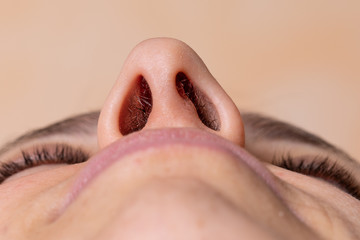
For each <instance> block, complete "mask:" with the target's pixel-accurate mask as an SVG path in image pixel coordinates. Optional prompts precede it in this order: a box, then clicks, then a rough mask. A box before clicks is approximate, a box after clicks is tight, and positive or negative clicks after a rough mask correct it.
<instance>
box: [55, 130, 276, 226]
mask: <svg viewBox="0 0 360 240" xmlns="http://www.w3.org/2000/svg"><path fill="white" fill-rule="evenodd" d="M171 144H183V145H191V146H198V147H207V148H211V149H213V150H217V151H222V152H226V153H229V154H232V155H234V156H235V157H236V158H237V159H239V160H240V161H243V162H244V163H246V164H247V165H248V166H249V167H250V168H251V169H252V170H253V171H254V172H256V173H257V174H258V175H259V176H260V177H261V178H262V179H263V180H264V181H265V182H266V183H267V185H268V186H270V188H271V189H272V190H273V191H274V192H275V193H277V194H278V193H279V192H278V190H277V187H276V186H277V184H276V182H275V180H274V177H273V175H272V174H271V173H270V172H269V171H268V170H267V169H266V168H265V167H264V166H263V165H262V164H261V163H260V161H259V160H257V159H256V158H254V157H253V156H251V155H250V154H249V153H247V152H246V150H245V149H243V148H241V147H239V146H237V145H235V144H233V143H232V142H230V141H228V140H226V139H224V138H222V137H220V136H217V135H215V134H211V133H208V132H206V131H203V130H198V129H190V128H172V129H156V130H144V131H141V132H136V133H132V134H130V135H128V136H125V137H123V138H121V139H119V140H117V141H116V142H114V143H112V144H111V145H110V146H108V147H106V148H105V149H103V150H102V151H101V152H99V153H98V154H96V155H95V156H94V157H92V158H91V159H90V160H88V163H87V165H86V166H85V167H84V168H83V169H82V170H81V172H80V173H79V175H78V177H77V178H76V180H75V182H74V184H73V186H72V187H71V190H70V191H69V193H68V195H67V196H66V198H65V202H64V204H63V207H62V208H61V209H60V211H59V214H57V217H58V216H60V215H61V214H62V213H63V212H64V211H65V210H66V208H67V207H68V206H69V205H70V204H71V203H72V202H73V201H74V200H75V199H76V198H77V196H78V195H79V194H80V193H81V192H82V191H83V190H84V189H85V188H86V186H87V185H88V184H89V183H90V182H91V181H92V180H94V179H95V178H96V177H97V176H98V175H99V174H101V172H102V171H104V170H105V169H107V168H108V167H110V166H111V165H112V164H113V163H115V162H117V161H120V160H121V159H122V158H123V157H124V156H126V155H129V154H131V153H134V152H137V151H142V150H145V149H147V148H150V147H151V148H156V147H161V146H164V145H171ZM57 217H55V219H56V218H57ZM55 219H54V220H55Z"/></svg>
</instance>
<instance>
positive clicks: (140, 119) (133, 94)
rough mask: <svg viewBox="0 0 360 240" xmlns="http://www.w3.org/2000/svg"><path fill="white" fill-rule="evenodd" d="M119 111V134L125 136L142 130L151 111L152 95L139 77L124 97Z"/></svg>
mask: <svg viewBox="0 0 360 240" xmlns="http://www.w3.org/2000/svg"><path fill="white" fill-rule="evenodd" d="M126 99H127V101H126V102H125V103H124V104H123V106H122V109H121V111H120V119H119V124H120V126H119V127H120V132H121V134H122V135H127V134H130V133H132V132H135V131H139V130H141V129H143V128H144V127H145V125H146V123H147V120H148V118H149V115H150V113H151V110H152V104H153V103H152V95H151V90H150V87H149V84H148V83H147V82H146V80H145V78H144V77H143V76H139V78H138V79H137V81H135V83H134V86H133V87H132V89H131V90H130V91H129V94H128V96H127V97H126Z"/></svg>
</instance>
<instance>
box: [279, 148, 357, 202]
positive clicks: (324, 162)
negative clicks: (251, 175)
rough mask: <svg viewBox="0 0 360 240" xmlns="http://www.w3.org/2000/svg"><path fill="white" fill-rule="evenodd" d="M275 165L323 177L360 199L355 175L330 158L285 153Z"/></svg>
mask: <svg viewBox="0 0 360 240" xmlns="http://www.w3.org/2000/svg"><path fill="white" fill-rule="evenodd" d="M275 165H277V166H278V167H281V168H284V169H287V170H290V171H293V172H297V173H301V174H304V175H307V176H312V177H318V178H321V179H323V180H325V181H327V182H329V183H331V184H333V185H335V186H337V187H339V188H340V189H342V190H343V191H345V192H347V193H349V194H350V195H351V196H353V197H355V198H357V199H358V200H360V190H359V187H358V185H357V184H356V180H355V179H354V177H353V176H352V175H351V174H350V173H349V171H347V170H346V169H344V168H343V167H341V166H339V164H337V163H335V162H333V163H331V162H330V161H329V159H328V158H321V157H313V158H311V159H310V160H309V159H308V158H306V159H305V158H296V159H295V158H293V157H292V156H288V155H285V156H282V157H281V160H280V162H279V163H277V164H275Z"/></svg>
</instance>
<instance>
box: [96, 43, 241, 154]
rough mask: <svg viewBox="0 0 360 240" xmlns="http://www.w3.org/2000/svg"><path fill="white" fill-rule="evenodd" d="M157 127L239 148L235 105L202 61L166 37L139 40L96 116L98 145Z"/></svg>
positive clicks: (237, 113)
mask: <svg viewBox="0 0 360 240" xmlns="http://www.w3.org/2000/svg"><path fill="white" fill-rule="evenodd" d="M161 128H198V129H202V130H204V131H209V132H212V133H214V134H218V135H220V136H222V137H224V138H226V139H228V140H230V141H232V142H234V143H236V144H239V145H240V146H243V145H244V129H243V123H242V119H241V115H240V113H239V111H238V109H237V107H236V105H235V104H234V103H233V101H232V100H231V99H230V97H229V96H228V95H227V94H226V93H225V91H224V90H223V89H222V88H221V86H220V85H219V84H218V82H217V81H216V80H215V78H214V77H213V76H212V75H211V74H210V72H209V71H208V69H207V68H206V66H205V64H204V63H203V61H202V60H201V58H200V57H199V56H198V55H197V54H196V53H195V52H194V51H193V50H192V49H191V48H190V47H189V46H187V45H186V44H185V43H183V42H181V41H178V40H175V39H169V38H156V39H149V40H146V41H143V42H141V43H140V44H138V45H137V46H136V47H135V48H134V49H133V50H132V51H131V53H130V54H129V56H128V58H127V59H126V61H125V63H124V65H123V68H122V70H121V72H120V75H119V78H118V80H117V81H116V82H115V84H114V86H113V88H112V89H111V91H110V94H109V96H108V97H107V99H106V101H105V104H104V106H103V108H102V111H101V114H100V118H99V124H98V142H99V146H100V148H103V147H105V146H107V145H109V144H111V143H112V142H114V141H116V140H117V139H119V138H121V137H123V136H126V135H128V134H131V133H133V132H138V131H144V130H146V129H161Z"/></svg>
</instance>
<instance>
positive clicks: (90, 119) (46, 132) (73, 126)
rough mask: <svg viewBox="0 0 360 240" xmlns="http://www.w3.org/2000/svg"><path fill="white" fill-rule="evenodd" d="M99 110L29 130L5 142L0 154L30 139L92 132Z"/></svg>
mask: <svg viewBox="0 0 360 240" xmlns="http://www.w3.org/2000/svg"><path fill="white" fill-rule="evenodd" d="M99 115H100V111H94V112H90V113H85V114H80V115H76V116H73V117H70V118H67V119H65V120H62V121H60V122H57V123H54V124H51V125H48V126H46V127H44V128H40V129H36V130H33V131H30V132H28V133H26V134H24V135H22V136H20V137H18V138H17V139H15V140H14V141H12V142H10V143H7V144H5V145H4V146H3V147H1V148H0V156H1V155H3V154H4V153H5V152H7V151H8V150H10V149H12V148H14V147H16V146H18V145H21V144H23V143H26V142H29V141H32V140H34V139H39V138H46V137H49V136H53V135H69V136H71V135H81V134H86V135H89V134H92V133H94V131H95V129H96V126H97V122H98V118H99Z"/></svg>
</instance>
